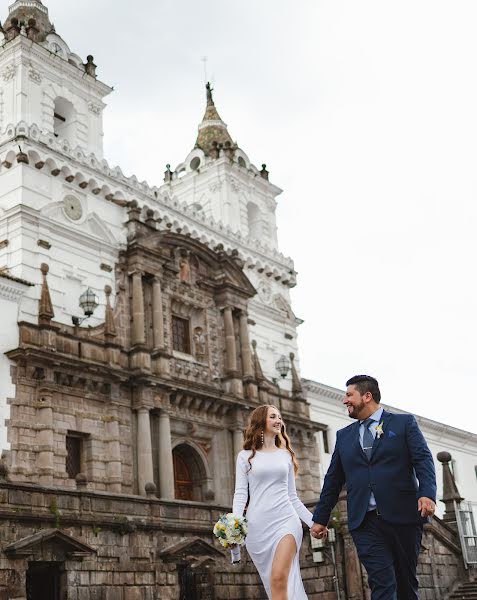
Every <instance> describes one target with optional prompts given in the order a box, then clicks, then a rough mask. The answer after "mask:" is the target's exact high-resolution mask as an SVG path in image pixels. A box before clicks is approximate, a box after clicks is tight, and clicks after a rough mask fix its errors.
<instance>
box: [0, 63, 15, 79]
mask: <svg viewBox="0 0 477 600" xmlns="http://www.w3.org/2000/svg"><path fill="white" fill-rule="evenodd" d="M16 72H17V68H16V66H15V65H8V66H7V67H5V70H4V71H3V73H2V79H3V81H10V80H11V79H13V78H14V77H15V74H16Z"/></svg>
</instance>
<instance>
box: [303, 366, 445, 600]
mask: <svg viewBox="0 0 477 600" xmlns="http://www.w3.org/2000/svg"><path fill="white" fill-rule="evenodd" d="M346 385H347V391H346V396H345V398H344V399H343V403H344V404H345V405H346V407H347V408H348V414H349V416H350V417H351V418H352V419H356V422H355V423H352V424H351V425H348V427H345V428H344V429H341V430H340V431H338V433H337V435H336V446H335V449H334V452H333V456H332V459H331V463H330V467H329V469H328V472H327V474H326V477H325V481H324V483H323V489H322V491H321V495H320V500H319V502H318V504H317V506H316V509H315V512H314V514H313V521H314V524H313V526H312V528H311V534H312V535H313V536H314V537H316V538H326V535H327V529H326V525H327V523H328V520H329V518H330V513H331V511H332V510H333V507H334V505H335V504H336V502H337V501H338V496H339V494H340V491H341V488H342V487H343V485H344V484H346V489H347V497H348V498H347V500H348V528H349V531H350V533H351V536H352V537H353V541H354V543H355V545H356V549H357V551H358V556H359V558H360V560H361V562H362V563H363V565H364V566H365V567H366V571H367V572H368V582H369V586H370V588H371V599H372V600H396V599H397V600H417V599H418V598H419V595H418V591H417V588H418V581H417V577H416V568H417V557H418V555H419V549H420V544H421V537H422V527H423V523H425V522H426V521H427V520H428V519H427V517H429V516H432V515H433V514H434V511H435V506H436V505H435V498H436V475H435V470H434V462H433V460H432V455H431V453H430V451H429V448H428V447H427V444H426V441H425V440H424V437H423V436H422V433H421V431H420V429H419V427H418V426H417V423H416V420H415V418H414V417H413V416H412V415H401V414H391V413H389V412H386V411H385V410H384V409H383V408H382V407H381V406H380V404H379V403H380V400H381V393H380V391H379V386H378V382H377V381H376V379H374V377H370V376H369V375H356V376H355V377H352V378H351V379H350V380H349V381H347V382H346Z"/></svg>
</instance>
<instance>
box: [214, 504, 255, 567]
mask: <svg viewBox="0 0 477 600" xmlns="http://www.w3.org/2000/svg"><path fill="white" fill-rule="evenodd" d="M214 535H215V536H216V537H217V538H218V540H219V543H220V544H221V546H223V547H224V548H230V549H231V551H232V562H233V563H234V562H240V547H239V546H240V545H241V544H243V543H244V542H245V538H246V536H247V519H246V518H245V517H238V516H237V515H234V514H233V513H227V514H226V515H222V516H221V517H220V519H219V520H218V521H217V523H216V524H215V525H214Z"/></svg>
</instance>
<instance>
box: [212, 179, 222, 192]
mask: <svg viewBox="0 0 477 600" xmlns="http://www.w3.org/2000/svg"><path fill="white" fill-rule="evenodd" d="M222 185H223V181H221V180H220V179H218V180H217V181H213V182H212V183H211V184H210V185H209V190H210V191H211V192H212V193H213V194H215V193H216V192H220V190H221V189H222Z"/></svg>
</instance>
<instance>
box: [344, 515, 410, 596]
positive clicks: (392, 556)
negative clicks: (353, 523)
mask: <svg viewBox="0 0 477 600" xmlns="http://www.w3.org/2000/svg"><path fill="white" fill-rule="evenodd" d="M350 533H351V536H352V537H353V541H354V543H355V546H356V550H357V551H358V556H359V559H360V560H361V562H362V563H363V565H364V566H365V568H366V571H367V573H368V582H369V587H370V588H371V600H418V599H419V594H418V591H417V588H418V581H417V577H416V569H417V558H418V556H419V549H420V546H421V538H422V525H396V524H394V523H387V522H386V521H383V519H382V518H381V517H380V516H379V515H377V514H376V511H371V512H369V513H368V514H367V515H366V517H365V519H364V521H363V522H362V523H361V525H360V526H359V527H358V528H357V529H355V530H353V531H351V532H350Z"/></svg>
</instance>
